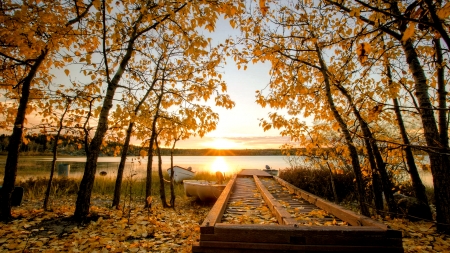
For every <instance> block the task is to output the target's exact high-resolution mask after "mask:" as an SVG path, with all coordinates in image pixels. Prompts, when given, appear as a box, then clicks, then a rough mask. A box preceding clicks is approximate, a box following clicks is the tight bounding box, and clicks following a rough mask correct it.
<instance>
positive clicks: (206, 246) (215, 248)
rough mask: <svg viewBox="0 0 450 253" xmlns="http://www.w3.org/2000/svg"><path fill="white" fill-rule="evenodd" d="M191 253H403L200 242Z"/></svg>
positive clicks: (400, 250)
mask: <svg viewBox="0 0 450 253" xmlns="http://www.w3.org/2000/svg"><path fill="white" fill-rule="evenodd" d="M192 250H193V252H214V253H220V252H227V253H233V252H246V253H248V252H250V253H253V252H308V253H313V252H314V253H321V252H364V253H378V252H383V253H403V248H402V247H401V246H400V247H390V246H381V245H380V246H371V247H367V246H362V245H357V246H351V245H293V244H270V243H246V242H239V243H237V242H216V241H208V242H200V243H199V244H194V246H193V248H192Z"/></svg>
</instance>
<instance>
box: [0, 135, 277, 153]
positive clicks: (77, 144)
mask: <svg viewBox="0 0 450 253" xmlns="http://www.w3.org/2000/svg"><path fill="white" fill-rule="evenodd" d="M8 144H9V136H8V135H5V134H2V135H0V151H1V152H2V153H3V154H6V153H7V150H8ZM52 147H53V138H52V136H46V135H42V134H39V135H27V136H26V141H25V142H23V143H22V146H21V148H20V151H21V153H22V154H25V155H27V154H28V155H50V154H51V151H52ZM121 150H122V144H121V143H117V142H107V144H106V146H105V147H103V148H102V153H101V155H102V156H114V155H115V156H118V155H120V152H121ZM141 150H144V151H147V150H148V147H141V146H135V145H131V146H130V148H129V150H128V155H129V156H139V155H140V152H141ZM58 154H60V155H72V156H84V155H85V150H84V143H83V141H82V140H81V139H78V138H74V137H73V136H61V137H60V143H59V144H58ZM161 154H162V155H164V156H166V155H170V149H166V148H162V149H161ZM173 154H174V155H175V156H273V155H281V151H280V150H279V149H227V150H225V149H223V150H222V149H219V150H217V149H175V150H174V153H173Z"/></svg>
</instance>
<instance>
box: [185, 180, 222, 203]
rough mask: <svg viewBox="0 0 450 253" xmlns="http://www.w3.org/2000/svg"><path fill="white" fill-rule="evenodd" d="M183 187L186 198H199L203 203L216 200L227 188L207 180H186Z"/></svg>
mask: <svg viewBox="0 0 450 253" xmlns="http://www.w3.org/2000/svg"><path fill="white" fill-rule="evenodd" d="M183 185H184V192H185V194H186V196H188V197H197V198H199V199H200V200H201V201H212V200H216V199H217V198H219V196H220V194H222V191H223V190H224V189H225V186H226V185H225V184H216V183H215V182H210V181H206V180H184V181H183Z"/></svg>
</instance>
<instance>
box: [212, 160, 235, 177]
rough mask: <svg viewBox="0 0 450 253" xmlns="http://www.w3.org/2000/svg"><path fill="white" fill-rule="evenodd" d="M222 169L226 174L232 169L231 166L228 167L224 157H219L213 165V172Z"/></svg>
mask: <svg viewBox="0 0 450 253" xmlns="http://www.w3.org/2000/svg"><path fill="white" fill-rule="evenodd" d="M216 171H220V172H222V173H224V174H226V173H228V172H229V171H230V167H228V164H227V162H226V161H225V159H223V157H217V158H216V160H214V162H213V163H212V165H211V172H213V173H214V172H216Z"/></svg>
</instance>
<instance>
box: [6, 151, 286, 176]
mask: <svg viewBox="0 0 450 253" xmlns="http://www.w3.org/2000/svg"><path fill="white" fill-rule="evenodd" d="M5 160H6V157H5V156H4V157H0V166H1V167H0V175H2V176H3V171H4V166H5ZM51 161H52V158H51V157H45V156H35V157H22V158H20V160H19V168H18V173H17V176H18V177H19V178H27V177H29V176H35V177H36V176H42V177H45V176H46V177H48V174H49V172H50V166H51ZM85 162H86V157H59V158H58V160H57V162H56V164H57V167H58V165H59V164H68V165H70V176H73V177H77V176H81V175H82V173H83V170H84V166H85ZM119 162H120V157H99V159H98V164H97V172H100V171H106V172H107V173H108V176H115V175H116V174H117V167H118V166H119ZM173 164H174V165H178V166H181V167H185V168H187V167H192V170H193V171H197V172H202V171H206V172H215V171H222V172H224V173H226V174H233V173H236V172H238V171H240V170H241V169H264V167H265V165H269V166H270V167H272V168H273V169H284V168H287V167H289V164H288V163H287V162H286V161H285V160H284V159H283V156H174V157H173ZM152 167H153V171H156V170H157V168H158V158H157V157H154V160H153V166H152ZM169 167H170V156H163V157H162V168H163V170H164V171H166V170H167V169H168V168H169ZM57 169H58V168H56V171H57ZM146 170H147V159H146V158H144V159H143V158H140V157H128V158H127V162H126V166H125V172H124V173H125V174H124V176H126V175H127V173H128V174H130V173H135V174H136V176H137V177H145V174H146ZM25 171H26V173H25ZM30 171H32V174H33V175H30V173H29V172H30Z"/></svg>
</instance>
